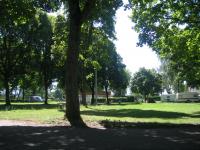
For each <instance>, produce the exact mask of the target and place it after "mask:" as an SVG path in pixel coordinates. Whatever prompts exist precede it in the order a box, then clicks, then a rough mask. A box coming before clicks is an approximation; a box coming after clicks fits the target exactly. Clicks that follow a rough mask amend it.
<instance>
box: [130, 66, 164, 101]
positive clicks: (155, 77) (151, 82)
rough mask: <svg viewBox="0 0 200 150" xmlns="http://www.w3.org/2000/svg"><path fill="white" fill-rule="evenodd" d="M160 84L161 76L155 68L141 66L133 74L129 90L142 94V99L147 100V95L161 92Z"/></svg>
mask: <svg viewBox="0 0 200 150" xmlns="http://www.w3.org/2000/svg"><path fill="white" fill-rule="evenodd" d="M161 84H162V82H161V76H160V75H159V74H158V73H156V72H155V70H147V69H145V68H141V69H140V70H139V71H138V72H136V73H135V74H134V75H133V78H132V81H131V91H132V92H133V93H138V94H141V95H143V97H144V99H145V100H148V97H149V96H153V95H156V94H158V93H160V92H161Z"/></svg>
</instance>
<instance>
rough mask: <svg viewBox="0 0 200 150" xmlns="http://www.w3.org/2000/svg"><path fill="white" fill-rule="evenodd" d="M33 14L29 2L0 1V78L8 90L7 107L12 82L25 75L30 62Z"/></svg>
mask: <svg viewBox="0 0 200 150" xmlns="http://www.w3.org/2000/svg"><path fill="white" fill-rule="evenodd" d="M33 12H34V11H33V9H32V6H31V5H29V2H25V1H21V0H20V1H9V0H6V1H0V15H1V17H0V74H1V76H0V77H1V80H2V81H3V83H4V84H3V85H4V88H5V89H6V100H5V101H6V105H10V104H11V103H10V97H9V95H10V88H11V86H10V85H11V81H14V80H15V79H16V77H17V76H19V75H21V74H24V73H25V71H26V67H27V65H28V60H30V51H31V47H30V46H29V44H28V43H29V34H31V32H32V30H33V29H32V28H31V26H32V24H31V23H30V21H31V20H32V18H33V15H34V14H32V13H33ZM15 81H16V80H15Z"/></svg>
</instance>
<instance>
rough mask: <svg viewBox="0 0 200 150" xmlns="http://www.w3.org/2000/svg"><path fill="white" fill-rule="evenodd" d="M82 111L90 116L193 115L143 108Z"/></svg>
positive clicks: (167, 117)
mask: <svg viewBox="0 0 200 150" xmlns="http://www.w3.org/2000/svg"><path fill="white" fill-rule="evenodd" d="M81 113H82V114H83V115H89V116H105V117H119V118H122V117H133V118H163V119H175V118H183V117H192V116H191V115H189V114H186V113H180V112H168V111H158V110H141V109H120V110H116V109H109V110H84V111H82V112H81ZM197 116H198V115H197Z"/></svg>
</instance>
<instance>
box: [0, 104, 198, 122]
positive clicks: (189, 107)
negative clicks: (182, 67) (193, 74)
mask: <svg viewBox="0 0 200 150" xmlns="http://www.w3.org/2000/svg"><path fill="white" fill-rule="evenodd" d="M81 114H82V117H83V119H84V120H85V121H102V120H109V121H122V122H125V121H126V122H144V123H172V124H200V103H155V104H130V103H129V104H120V105H118V104H113V105H109V106H107V105H98V106H88V108H85V107H83V106H81ZM63 118H64V112H63V111H61V110H60V109H58V105H57V104H56V103H55V102H53V103H50V104H49V105H43V104H41V103H13V105H12V107H11V109H10V110H8V109H6V107H5V106H4V105H3V103H0V120H3V119H6V120H29V121H35V122H41V123H55V122H60V121H61V120H63Z"/></svg>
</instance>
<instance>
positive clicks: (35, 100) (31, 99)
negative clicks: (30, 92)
mask: <svg viewBox="0 0 200 150" xmlns="http://www.w3.org/2000/svg"><path fill="white" fill-rule="evenodd" d="M29 101H30V102H43V101H44V100H43V99H42V97H41V96H30V99H29Z"/></svg>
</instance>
